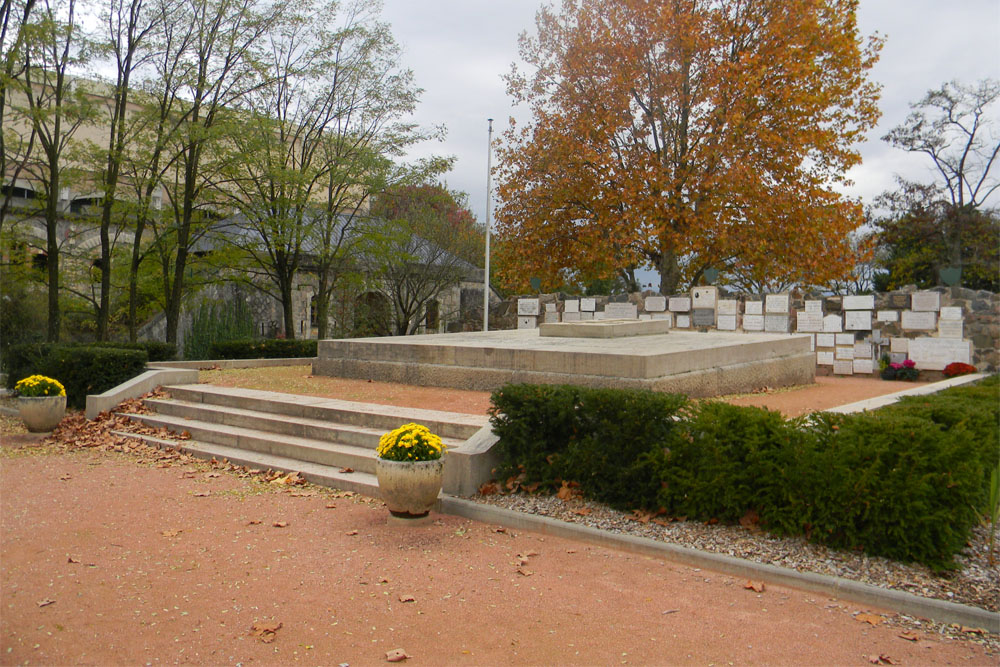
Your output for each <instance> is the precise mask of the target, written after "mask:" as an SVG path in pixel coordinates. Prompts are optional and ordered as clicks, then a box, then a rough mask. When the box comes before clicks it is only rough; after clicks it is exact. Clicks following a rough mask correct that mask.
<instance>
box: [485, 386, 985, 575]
mask: <svg viewBox="0 0 1000 667" xmlns="http://www.w3.org/2000/svg"><path fill="white" fill-rule="evenodd" d="M998 392H1000V384H998V382H997V379H996V378H995V377H994V378H991V379H990V380H989V381H986V382H983V383H980V384H978V385H976V386H972V387H961V388H955V389H953V390H949V391H948V392H943V393H941V394H938V395H934V396H925V397H919V398H914V399H910V400H908V401H904V402H902V403H900V404H897V405H895V406H893V407H891V408H887V409H884V410H880V411H877V412H874V413H862V414H857V415H833V414H820V415H816V416H814V417H812V418H811V419H809V420H806V419H795V420H786V419H784V418H783V417H782V416H781V415H780V414H779V413H777V412H771V411H768V410H764V409H761V408H748V407H739V406H732V405H728V404H725V403H716V402H700V403H697V404H694V403H688V402H687V401H686V399H685V398H684V397H682V396H676V395H669V394H656V393H652V392H644V391H624V390H607V389H588V388H583V387H572V386H534V385H509V386H506V387H504V388H503V389H502V390H500V391H497V392H495V393H494V394H493V407H492V409H491V421H492V423H493V428H494V430H495V431H496V433H497V434H498V435H499V436H500V442H499V444H498V448H499V452H500V455H501V457H502V463H501V465H500V467H499V468H498V470H497V473H498V475H499V476H501V477H502V478H506V477H507V476H521V478H522V479H523V480H524V483H526V484H530V483H538V484H539V485H541V486H542V487H543V488H546V487H547V488H555V487H556V486H557V485H558V484H559V483H560V482H562V481H564V480H565V481H574V482H577V483H579V484H580V487H581V490H582V491H583V493H584V495H586V496H587V497H589V498H593V499H595V500H600V501H603V502H606V503H608V504H610V505H612V506H615V507H618V508H620V509H632V508H636V509H639V508H641V509H646V510H656V511H663V512H666V513H667V514H668V515H670V516H676V517H687V518H690V519H696V520H703V521H708V520H712V519H717V520H719V521H723V522H735V521H738V520H740V519H741V518H743V517H747V518H749V519H750V520H754V521H759V523H760V525H761V526H762V527H763V528H765V529H767V530H769V531H771V532H774V533H777V534H782V535H804V536H806V537H807V538H808V539H810V540H812V541H814V542H817V543H821V544H826V545H829V546H832V547H836V548H844V549H864V550H865V551H866V552H867V553H870V554H872V555H880V556H886V557H889V558H893V559H896V560H901V561H917V562H921V563H925V564H927V565H929V566H931V567H933V568H935V569H946V568H948V567H951V566H952V563H953V556H954V554H956V553H958V552H959V551H960V550H961V549H962V548H963V547H964V545H965V543H966V540H967V538H968V535H969V531H970V530H971V528H972V526H973V525H975V522H976V510H977V509H985V505H986V493H987V482H986V480H988V477H989V470H990V469H992V467H993V466H994V465H995V462H996V460H997V458H998V456H1000V432H998V418H1000V414H998V412H1000V407H998V406H1000V400H998V399H1000V393H998Z"/></svg>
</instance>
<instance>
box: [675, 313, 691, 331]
mask: <svg viewBox="0 0 1000 667" xmlns="http://www.w3.org/2000/svg"><path fill="white" fill-rule="evenodd" d="M676 326H677V328H678V329H690V328H691V316H690V315H678V316H677V325H676Z"/></svg>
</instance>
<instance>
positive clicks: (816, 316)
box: [795, 312, 823, 332]
mask: <svg viewBox="0 0 1000 667" xmlns="http://www.w3.org/2000/svg"><path fill="white" fill-rule="evenodd" d="M795 318H796V319H795V330H796V331H803V332H816V331H822V330H823V314H822V313H810V312H803V313H796V314H795Z"/></svg>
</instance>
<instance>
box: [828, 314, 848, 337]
mask: <svg viewBox="0 0 1000 667" xmlns="http://www.w3.org/2000/svg"><path fill="white" fill-rule="evenodd" d="M843 330H844V320H843V318H842V317H841V316H840V315H827V316H826V317H824V318H823V332H824V333H840V332H841V331H843Z"/></svg>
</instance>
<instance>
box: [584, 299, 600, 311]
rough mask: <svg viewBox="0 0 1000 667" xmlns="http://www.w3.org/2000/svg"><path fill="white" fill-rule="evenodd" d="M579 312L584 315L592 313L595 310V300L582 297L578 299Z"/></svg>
mask: <svg viewBox="0 0 1000 667" xmlns="http://www.w3.org/2000/svg"><path fill="white" fill-rule="evenodd" d="M580 310H581V311H582V312H584V313H592V312H594V311H595V310H597V299H594V298H591V297H584V298H582V299H580Z"/></svg>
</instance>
